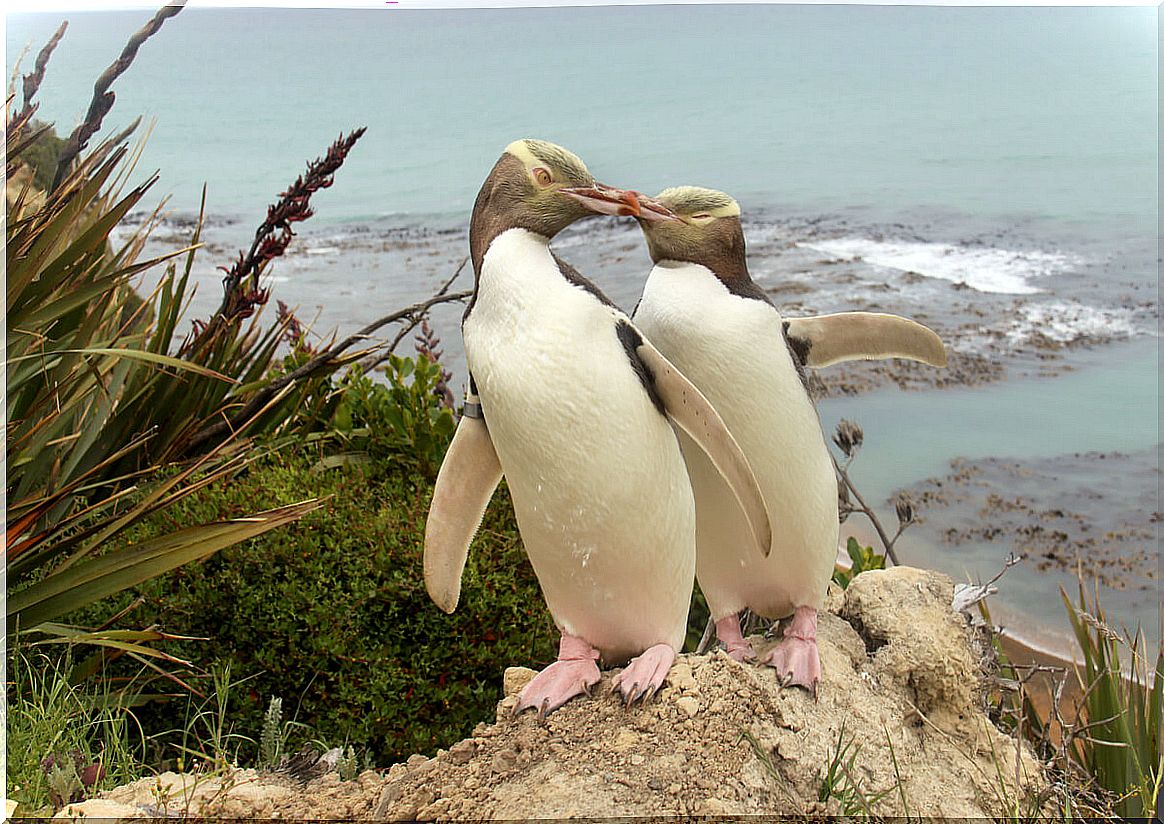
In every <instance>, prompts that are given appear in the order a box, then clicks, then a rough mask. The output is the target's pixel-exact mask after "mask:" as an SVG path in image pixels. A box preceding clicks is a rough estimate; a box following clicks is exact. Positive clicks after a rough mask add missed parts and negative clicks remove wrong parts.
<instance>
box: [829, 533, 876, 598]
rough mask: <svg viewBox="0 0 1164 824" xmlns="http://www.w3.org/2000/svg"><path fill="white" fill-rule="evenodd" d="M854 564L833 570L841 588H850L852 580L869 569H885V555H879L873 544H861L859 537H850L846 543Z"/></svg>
mask: <svg viewBox="0 0 1164 824" xmlns="http://www.w3.org/2000/svg"><path fill="white" fill-rule="evenodd" d="M845 550H846V551H847V552H848V553H849V558H851V559H852V561H853V565H852V567H850V568H849V569H848V570H841V569H835V570H833V581H834V582H835V583H836V584H837V586H839V587H840V588H841V589H848V588H849V584H850V583H852V580H853V579H854V578H856V577H857V576H858V575H860V574H861V573H862V572H865V571H866V570H869V569H885V556H884V555H878V554H877V553H876V552H875V551H874V550H873V547H871V546H864V547H863V546H861V545H860V544H859V543H857V539H856V538H853V537H850V538H849V541H848V543H847V544H846V545H845Z"/></svg>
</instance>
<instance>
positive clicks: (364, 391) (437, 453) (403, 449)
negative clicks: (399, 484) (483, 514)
mask: <svg viewBox="0 0 1164 824" xmlns="http://www.w3.org/2000/svg"><path fill="white" fill-rule="evenodd" d="M441 373H442V369H441V365H440V363H437V362H434V361H431V360H429V359H428V358H427V357H424V356H423V355H419V356H417V357H415V358H409V357H401V356H399V355H390V356H389V357H388V361H387V363H386V365H385V367H384V370H383V374H384V377H385V379H386V380H387V383H380V382H377V381H373V380H372V379H371V378H370V377H368V376H367V375H365V374H363V372H361V371H360V369H359V367H355V366H353V367H352V368H351V369H350V370H348V372H347V374H345V375H344V377H343V379H342V380H341V382H340V386H339V390H340V392H341V393H342V394H341V395H340V401H339V404H338V406H337V407H336V409H335V412H334V414H333V416H332V419H331V421H330V424H329V426H328V430H329V432H330V434H332V435H333V436H334V437H335V438H336V439H337V440H338V441H339V443H340V444H341V445H342V450H343V451H342V453H341V454H340V455H333V456H331V457H329V458H328V459H327V460H326V463H327V465H336V464H338V463H341V462H352V461H353V460H356V461H376V462H380V463H387V465H389V466H393V467H397V468H399V469H402V470H406V471H415V472H419V473H420V474H421V475H422V476H424V477H425V478H427V479H429V480H434V479H435V478H436V473H437V470H439V469H440V465H441V461H442V460H443V459H444V456H445V450H446V449H448V445H449V441H450V440H451V439H452V437H453V430H454V429H455V428H456V425H455V423H454V422H453V414H452V411H451V410H449V409H447V408H445V407H444V406H442V405H441V404H440V403H438V402H437V400H438V396H437V388H438V385H439V384H440V383H441Z"/></svg>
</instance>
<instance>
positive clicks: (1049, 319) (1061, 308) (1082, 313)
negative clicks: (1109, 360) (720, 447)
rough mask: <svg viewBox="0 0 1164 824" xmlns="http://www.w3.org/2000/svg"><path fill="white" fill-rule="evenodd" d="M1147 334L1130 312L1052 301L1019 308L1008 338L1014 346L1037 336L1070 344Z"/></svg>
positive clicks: (1007, 334)
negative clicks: (1087, 339) (1082, 340)
mask: <svg viewBox="0 0 1164 824" xmlns="http://www.w3.org/2000/svg"><path fill="white" fill-rule="evenodd" d="M1144 331H1147V330H1145V329H1143V328H1141V326H1140V325H1138V324H1137V323H1136V322H1135V319H1134V317H1133V312H1132V310H1131V309H1125V308H1101V307H1098V306H1088V305H1087V304H1084V303H1066V302H1063V301H1050V302H1047V303H1028V304H1026V305H1025V306H1020V307H1019V309H1018V319H1017V320H1016V321H1015V323H1014V325H1013V326H1012V327H1011V328H1010V329H1009V330H1008V331H1007V333H1006V337H1007V341H1008V342H1009V343H1010V344H1011V345H1012V346H1017V345H1018V344H1021V343H1022V342H1023V341H1025V340H1027V339H1029V338H1031V337H1033V336H1034V335H1036V334H1037V335H1042V336H1044V337H1046V338H1050V339H1051V340H1053V341H1056V342H1058V343H1071V342H1072V341H1076V340H1080V339H1082V338H1098V339H1100V340H1110V339H1112V338H1130V337H1132V336H1133V335H1136V334H1140V333H1142V332H1144Z"/></svg>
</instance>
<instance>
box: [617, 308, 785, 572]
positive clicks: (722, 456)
mask: <svg viewBox="0 0 1164 824" xmlns="http://www.w3.org/2000/svg"><path fill="white" fill-rule="evenodd" d="M626 328H627V330H629V332H627V331H624V330H623V329H621V328H620V331H619V334H620V336H622V335H625V336H626V337H624V342H626V341H628V340H629V341H630V344H631V345H628V347H627V348H628V349H631V348H632V346H633V349H632V351H633V353H634V355H635V356H637V357H638V358H639V359H640V361H641V362H642V364H643V366H645V367H646V369H647V371H648V373H649V378H650V383H651V389H653V391H654V394H655V396H656V397H657V398H658V399H659V400H660V401H661V402H662V405H663V408H664V409H665V411H666V414H667V417H668V418H670V419H671V421H672V422H673V423H674V424H675V425H676V426H678V427H679V428H680V429H682V430H683V431H684V432H686V433H687V434H688V435H689V436H690V437H691V439H692V440H693V441H695V443H696V444H697V445H698V446H699V448H700V449H702V450H703V451H704V452H706V453H707V457H708V458H710V459H711V462H712V464H713V465H714V466H715V468H716V469H717V470H718V471H719V474H720V475H722V476H723V479H724V480H725V481H726V482H727V485H728V486H729V487H730V488H731V490H732V493H733V494H734V495H735V496H736V500H737V501H738V502H739V504H740V507H741V508H742V509H743V510H744V516H745V517H746V518H747V521H748V527H749V529H750V530H751V532H752V537H753V538H755V540H756V544H757V545H758V546H759V548H760V554H761V555H763V556H764V557H765V558H766V557H768V553H769V552H770V551H771V550H772V524H771V522H770V521H769V520H768V509H767V507H766V506H765V505H764V496H763V494H761V492H760V486H759V484H757V483H756V476H755V474H754V473H753V472H752V467H751V464H749V463H748V459H747V457H746V456H745V455H744V452H743V450H742V449H740V445H739V444H738V443H737V442H736V439H735V437H733V436H732V433H731V432H729V431H728V428H727V425H726V424H725V423H724V422H723V418H721V417H720V416H719V413H718V412H716V411H715V407H713V406H712V405H711V402H710V401H709V400H708V399H707V398H706V397H704V395H703V393H702V392H700V391H699V389H698V388H697V387H696V386H695V384H693V383H692V382H691V381H689V380H688V379H687V378H686V377H684V375H683V373H682V372H680V371H679V370H678V369H676V368H675V366H674V365H673V364H672V363H671V362H670V361H669V360H667V359H666V358H665V357H663V354H662V353H661V352H660V351H659V350H658V349H656V348H655V347H654V346H653V345H652V344H651V343H650V341H648V340H647V339H646V338H644V337H643V336H642V335H641V334H639V332H638V330H637V329H635V328H634V327H633V326H631V325H630V323H626ZM631 333H633V336H632V335H631Z"/></svg>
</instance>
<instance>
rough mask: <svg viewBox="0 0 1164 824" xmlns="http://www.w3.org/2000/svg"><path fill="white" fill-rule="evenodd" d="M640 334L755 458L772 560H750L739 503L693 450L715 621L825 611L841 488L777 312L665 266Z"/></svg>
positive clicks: (702, 553)
mask: <svg viewBox="0 0 1164 824" xmlns="http://www.w3.org/2000/svg"><path fill="white" fill-rule="evenodd" d="M635 322H636V325H637V326H638V327H639V329H640V330H641V331H642V332H643V333H644V334H645V335H646V336H647V337H648V338H649V339H650V340H651V342H652V343H654V344H655V346H657V347H658V348H659V350H660V351H662V352H663V354H664V355H665V356H666V357H667V358H668V359H669V360H671V361H672V362H673V363H674V364H675V365H676V366H677V367H678V368H679V369H680V371H682V372H683V373H684V374H685V375H686V376H687V377H688V378H689V379H690V380H691V381H692V382H693V383H694V384H695V385H696V386H698V387H699V388H700V390H701V391H702V392H703V393H704V394H705V395H706V396H707V398H708V400H710V401H711V403H712V405H713V406H715V408H716V410H717V411H718V412H719V413H720V415H721V416H722V417H723V419H724V422H725V423H726V424H727V427H728V429H729V430H730V431H731V433H732V434H733V435H734V436H735V438H736V440H737V441H738V442H739V444H740V447H741V448H742V449H743V451H744V454H745V455H747V457H748V461H749V463H750V464H751V466H752V470H753V472H754V473H755V475H756V480H757V482H758V483H759V486H760V490H761V492H762V493H763V495H764V502H765V504H766V506H767V508H768V513H769V517H770V518H771V521H772V531H773V539H772V551H771V554H770V555H769V557H768V558H767V559H766V560H765V559H760V558H757V557H755V555H754V553H752V552H749V551H748V541H747V532H746V530H747V527H746V524H745V523H744V520H743V515H742V513H741V512H740V510H739V507H738V505H737V504H736V503H735V501H734V500H733V498H732V495H731V493H730V491H729V490H728V489H727V487H726V485H725V484H724V483H723V481H722V479H721V478H720V477H719V475H718V473H716V472H715V470H714V468H713V467H712V466H711V465H710V462H709V461H707V459H706V457H705V456H704V455H702V454H701V453H699V451H698V450H697V449H693V448H690V446H689V445H688V444H686V443H685V444H684V454H685V455H686V457H687V459H688V465H689V467H690V469H691V480H692V485H693V487H694V489H695V495H696V505H697V512H698V520H699V525H698V535H699V539H698V561H697V570H698V577H699V583H700V587H701V588H702V590H703V592H704V594H705V595H706V596H707V599H708V603H709V605H710V606H711V609H712V612H713V615H714V617H716V618H720V617H723V616H724V615H726V614H729V613H732V612H737V611H739V610H740V609H742V608H743V607H745V606H747V607H750V608H752V609H753V610H755V611H757V612H760V613H761V614H764V615H768V616H769V617H780V616H781V615H784V614H787V613H788V612H790V611H791V609H792V608H793V607H795V606H800V605H809V606H819V603H820V600H821V599H822V598H823V596H824V592H825V589H826V587H827V585H828V579H829V577H830V576H831V574H832V567H833V562H834V559H835V556H836V544H837V530H838V524H837V495H836V491H837V489H836V478H835V475H834V471H833V468H832V461H831V458H830V457H829V454H828V447H827V445H826V443H825V440H824V435H823V433H822V431H821V426H820V419H819V417H818V416H817V413H816V409H815V407H814V405H813V403H812V400H811V399H810V398H809V396H808V393H807V391H806V390H805V388H804V386H803V384H802V383H801V380H800V376H799V374H798V373H797V370H796V366H795V364H794V363H793V361H792V357H791V353H790V352H789V351H788V348H787V345H786V343H785V340H784V334H783V324H782V319H781V317H780V314H779V313H778V312H777V311H776V309H775V308H774V307H772V306H770V305H769V304H767V303H765V302H763V301H759V300H755V299H750V298H745V297H740V296H737V295H733V294H732V293H731V292H729V291H728V289H727V288H726V287H725V286H724V285H723V284H722V283H721V282H720V281H719V279H718V278H716V277H715V275H714V274H713V273H712V272H711V271H709V270H708V269H706V268H705V267H703V266H699V265H696V264H690V263H684V264H676V263H670V262H665V263H663V264H660V265H658V266H656V267H655V268H654V269H653V270H652V272H651V275H650V277H649V279H648V281H647V284H646V287H645V288H644V290H643V298H642V301H641V302H640V304H639V308H638V310H637V312H636V314H635Z"/></svg>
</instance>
